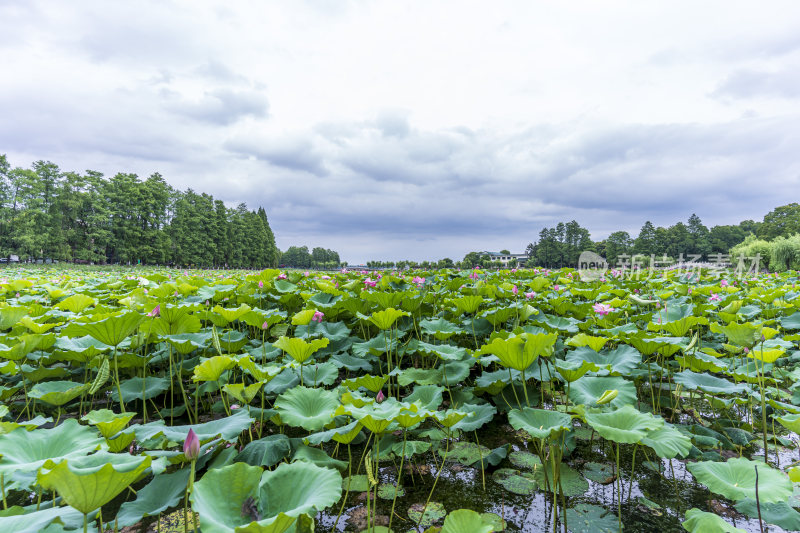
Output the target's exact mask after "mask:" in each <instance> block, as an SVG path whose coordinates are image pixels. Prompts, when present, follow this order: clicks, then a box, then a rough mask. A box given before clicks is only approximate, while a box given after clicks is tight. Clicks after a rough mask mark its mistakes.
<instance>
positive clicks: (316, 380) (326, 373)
mask: <svg viewBox="0 0 800 533" xmlns="http://www.w3.org/2000/svg"><path fill="white" fill-rule="evenodd" d="M293 370H294V371H295V373H297V376H298V377H299V376H300V369H299V368H294V369H293ZM338 378H339V368H338V367H337V366H336V365H335V364H334V363H333V362H332V361H325V362H324V363H314V364H312V365H306V366H305V367H304V370H303V384H304V385H311V386H312V387H319V386H322V385H333V383H334V382H335V381H336V380H337V379H338Z"/></svg>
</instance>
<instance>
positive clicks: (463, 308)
mask: <svg viewBox="0 0 800 533" xmlns="http://www.w3.org/2000/svg"><path fill="white" fill-rule="evenodd" d="M450 303H451V304H453V305H454V306H455V308H456V311H457V312H458V314H459V315H461V314H463V313H467V314H470V315H474V314H475V312H476V311H477V310H478V308H479V307H480V306H481V304H482V303H483V296H480V295H477V294H468V295H466V296H461V297H460V298H454V299H452V300H450Z"/></svg>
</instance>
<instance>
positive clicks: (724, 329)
mask: <svg viewBox="0 0 800 533" xmlns="http://www.w3.org/2000/svg"><path fill="white" fill-rule="evenodd" d="M709 329H710V330H711V331H712V332H714V333H722V334H724V335H725V337H727V338H728V342H730V343H731V344H735V345H736V346H741V347H744V348H752V347H753V346H754V345H755V344H756V342H758V340H759V339H760V338H761V328H760V327H759V326H757V325H755V324H751V323H750V322H745V323H744V324H736V323H732V324H728V325H727V326H720V325H719V324H717V323H716V322H712V323H711V324H710V325H709Z"/></svg>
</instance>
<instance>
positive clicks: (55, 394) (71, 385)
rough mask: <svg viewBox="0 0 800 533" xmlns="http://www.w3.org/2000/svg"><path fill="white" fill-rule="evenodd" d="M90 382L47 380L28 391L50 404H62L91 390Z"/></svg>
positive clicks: (31, 395)
mask: <svg viewBox="0 0 800 533" xmlns="http://www.w3.org/2000/svg"><path fill="white" fill-rule="evenodd" d="M89 387H91V384H90V383H86V384H84V385H79V384H77V383H75V382H74V381H46V382H44V383H37V384H36V385H34V386H33V387H31V389H30V390H29V391H28V396H30V397H31V398H36V399H37V400H39V401H42V402H45V403H49V404H50V405H55V406H61V405H64V404H65V403H67V402H70V401H72V400H74V399H75V398H77V397H78V396H80V395H81V394H83V393H84V392H86V391H88V390H89Z"/></svg>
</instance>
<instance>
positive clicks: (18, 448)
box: [0, 418, 104, 473]
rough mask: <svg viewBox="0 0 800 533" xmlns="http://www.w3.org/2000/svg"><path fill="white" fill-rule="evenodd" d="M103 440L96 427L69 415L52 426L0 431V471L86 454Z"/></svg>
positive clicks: (36, 466)
mask: <svg viewBox="0 0 800 533" xmlns="http://www.w3.org/2000/svg"><path fill="white" fill-rule="evenodd" d="M103 443H104V440H103V439H102V438H100V437H99V436H98V435H97V433H96V432H95V431H93V430H92V429H90V428H88V427H85V426H81V425H80V424H78V421H77V420H75V419H72V418H70V419H67V420H65V421H64V422H62V423H61V424H59V425H58V426H56V427H54V428H52V429H36V430H34V431H27V430H25V429H24V428H18V429H16V430H14V431H12V432H10V433H7V434H5V435H0V455H2V457H1V458H0V472H3V473H10V472H14V471H17V470H18V471H22V472H35V471H36V470H38V469H39V467H40V466H42V465H43V464H44V463H45V462H46V461H47V460H48V459H53V460H55V461H60V460H64V459H73V458H76V457H81V456H84V455H88V454H90V453H92V452H94V451H95V450H98V449H100V448H101V447H102V446H103Z"/></svg>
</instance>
